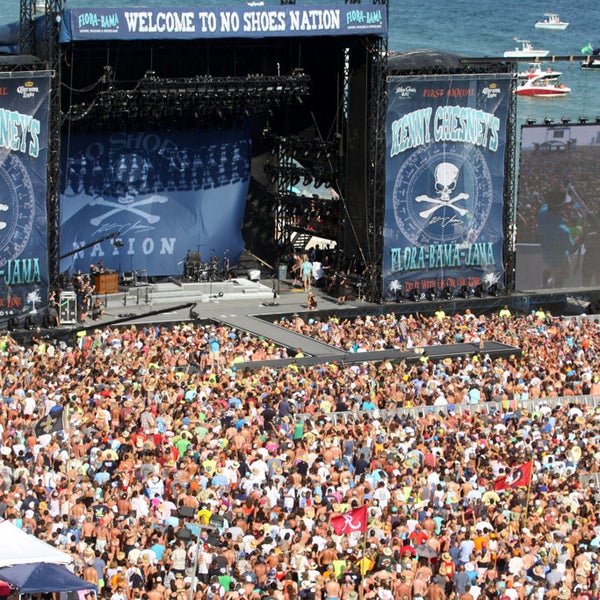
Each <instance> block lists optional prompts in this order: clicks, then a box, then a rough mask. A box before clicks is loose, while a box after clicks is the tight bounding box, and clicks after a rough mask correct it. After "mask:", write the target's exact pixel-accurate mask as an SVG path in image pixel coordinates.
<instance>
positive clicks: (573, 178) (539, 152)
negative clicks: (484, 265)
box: [516, 124, 600, 291]
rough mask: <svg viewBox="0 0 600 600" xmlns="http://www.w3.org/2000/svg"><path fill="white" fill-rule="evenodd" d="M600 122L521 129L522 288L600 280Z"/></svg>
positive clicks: (519, 222)
mask: <svg viewBox="0 0 600 600" xmlns="http://www.w3.org/2000/svg"><path fill="white" fill-rule="evenodd" d="M599 164H600V125H599V124H593V125H587V124H573V125H570V124H566V125H532V126H523V127H522V129H521V154H520V166H519V193H518V201H517V254H516V288H517V290H522V291H528V290H546V289H558V288H591V287H598V285H599V284H600V262H599V257H600V218H599V216H598V215H599V214H600V213H599V211H600V170H599V169H598V165H599Z"/></svg>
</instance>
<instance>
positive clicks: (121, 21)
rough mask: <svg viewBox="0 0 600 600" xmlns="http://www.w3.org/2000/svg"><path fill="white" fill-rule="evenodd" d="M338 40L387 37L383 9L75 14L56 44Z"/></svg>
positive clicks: (68, 13)
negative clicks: (298, 38) (210, 40)
mask: <svg viewBox="0 0 600 600" xmlns="http://www.w3.org/2000/svg"><path fill="white" fill-rule="evenodd" d="M341 35H345V36H347V35H361V36H364V35H376V36H382V37H385V36H387V14H386V9H385V6H384V5H360V4H351V5H330V6H327V5H324V6H323V5H321V6H318V7H316V6H314V7H312V6H296V5H284V6H277V7H272V6H258V7H257V6H245V7H242V8H230V7H226V8H225V7H223V8H210V9H209V8H198V7H190V8H139V7H131V8H86V9H82V8H74V9H69V10H65V11H63V14H62V20H61V29H60V42H61V43H68V42H72V41H85V40H157V39H164V40H193V39H218V38H275V37H314V36H341Z"/></svg>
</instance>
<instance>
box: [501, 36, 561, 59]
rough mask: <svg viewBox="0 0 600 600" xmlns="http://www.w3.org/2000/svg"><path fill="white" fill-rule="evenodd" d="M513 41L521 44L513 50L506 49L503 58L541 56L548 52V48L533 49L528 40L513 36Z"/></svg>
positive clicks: (546, 54)
mask: <svg viewBox="0 0 600 600" xmlns="http://www.w3.org/2000/svg"><path fill="white" fill-rule="evenodd" d="M515 41H517V42H519V43H520V44H521V47H520V48H519V46H517V47H516V48H515V49H514V50H507V51H506V52H505V53H504V58H543V57H544V56H548V54H550V50H542V49H541V48H540V49H537V50H536V49H535V48H534V47H533V45H532V44H531V42H530V41H529V40H520V39H519V38H515Z"/></svg>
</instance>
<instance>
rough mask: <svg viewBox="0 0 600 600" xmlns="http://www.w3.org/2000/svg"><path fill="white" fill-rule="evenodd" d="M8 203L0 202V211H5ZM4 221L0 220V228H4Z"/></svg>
mask: <svg viewBox="0 0 600 600" xmlns="http://www.w3.org/2000/svg"><path fill="white" fill-rule="evenodd" d="M7 211H8V204H0V212H7ZM6 225H7V223H6V221H0V229H6Z"/></svg>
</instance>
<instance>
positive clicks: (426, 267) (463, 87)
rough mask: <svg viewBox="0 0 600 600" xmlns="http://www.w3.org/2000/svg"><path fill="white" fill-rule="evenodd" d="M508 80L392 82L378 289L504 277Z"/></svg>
mask: <svg viewBox="0 0 600 600" xmlns="http://www.w3.org/2000/svg"><path fill="white" fill-rule="evenodd" d="M510 94H511V83H510V75H508V74H502V75H498V74H496V75H493V74H492V75H490V74H488V75H453V76H410V77H390V78H389V79H388V113H387V128H386V135H387V160H386V169H387V172H386V208H385V224H384V256H383V279H384V282H383V283H384V289H385V290H386V291H387V292H388V293H392V294H393V293H395V292H397V291H398V290H399V289H402V290H403V291H404V292H406V293H410V292H411V291H412V290H417V291H424V290H426V289H431V288H438V289H441V288H444V287H447V286H451V287H453V288H456V287H461V286H464V285H468V286H473V287H474V286H477V285H479V284H480V283H481V284H482V285H486V286H489V285H492V284H494V283H498V282H500V281H501V280H502V276H503V272H504V266H503V260H502V247H503V231H502V214H503V185H504V160H505V149H506V135H507V119H508V108H509V101H510Z"/></svg>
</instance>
